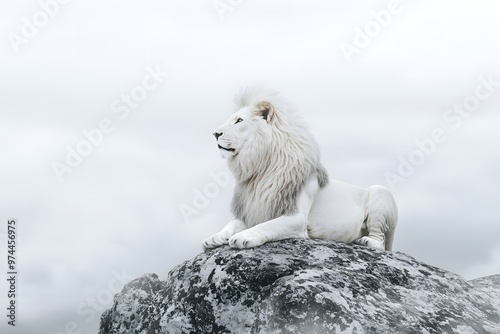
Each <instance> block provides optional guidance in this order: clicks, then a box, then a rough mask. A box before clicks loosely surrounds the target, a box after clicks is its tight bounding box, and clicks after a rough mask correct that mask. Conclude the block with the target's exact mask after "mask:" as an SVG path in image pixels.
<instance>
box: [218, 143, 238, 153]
mask: <svg viewBox="0 0 500 334" xmlns="http://www.w3.org/2000/svg"><path fill="white" fill-rule="evenodd" d="M217 145H218V146H219V149H222V150H226V151H229V152H234V151H235V150H234V148H226V147H223V146H220V145H219V144H217Z"/></svg>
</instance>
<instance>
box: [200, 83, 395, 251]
mask: <svg viewBox="0 0 500 334" xmlns="http://www.w3.org/2000/svg"><path fill="white" fill-rule="evenodd" d="M236 105H237V111H236V112H235V114H233V116H232V117H231V118H230V119H229V120H228V121H226V123H224V124H223V125H222V126H221V127H219V128H218V129H217V130H216V132H215V133H214V135H215V137H216V139H217V143H218V145H219V149H220V150H221V153H222V155H223V157H225V158H227V160H228V166H229V169H230V170H231V172H232V173H233V174H234V176H235V178H236V186H235V190H234V195H233V201H232V211H233V213H234V215H235V219H234V220H232V221H231V222H230V223H229V224H228V225H227V226H226V227H225V228H224V229H223V230H222V231H221V232H219V233H217V234H215V235H214V236H212V237H211V238H208V239H206V240H205V241H204V243H203V245H204V247H205V248H213V247H217V246H220V245H222V244H227V243H229V244H230V245H231V246H233V247H238V248H245V247H253V246H257V245H261V244H263V243H265V242H268V241H275V240H283V239H288V238H321V239H331V240H336V241H340V242H346V243H350V242H356V243H360V244H363V245H368V246H371V247H375V248H382V249H388V250H390V249H391V246H392V240H393V235H394V230H395V227H396V222H397V208H396V204H395V202H394V199H393V197H392V195H391V194H390V193H389V192H388V190H387V189H385V188H383V187H381V186H372V187H369V188H367V189H363V188H359V187H355V186H352V185H348V184H345V183H341V182H338V181H329V180H328V174H327V172H326V170H325V168H324V167H323V165H322V164H321V162H320V155H319V149H318V146H317V144H316V141H315V140H314V138H313V136H312V135H311V133H310V132H309V130H308V129H307V127H306V125H305V124H304V123H303V121H302V120H301V119H300V118H299V117H297V116H296V115H295V113H294V112H292V111H291V110H290V109H289V107H288V106H287V105H286V104H285V103H284V102H283V101H282V100H281V98H280V97H279V96H278V95H277V94H275V93H272V92H267V91H260V90H247V91H245V92H244V93H243V94H242V95H240V96H239V98H238V99H237V100H236Z"/></svg>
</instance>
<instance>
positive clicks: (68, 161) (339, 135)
mask: <svg viewBox="0 0 500 334" xmlns="http://www.w3.org/2000/svg"><path fill="white" fill-rule="evenodd" d="M214 4H216V5H217V9H216V8H215V7H214ZM0 5H1V7H0V8H1V10H0V30H1V34H0V35H1V39H0V113H1V114H0V115H1V116H0V189H1V192H0V221H1V222H2V223H1V225H0V243H1V245H0V247H1V254H3V255H1V254H0V259H2V260H1V261H0V268H1V271H2V272H3V274H1V276H2V277H4V276H5V275H6V272H7V266H6V258H7V248H6V231H7V219H9V218H16V219H17V220H18V240H17V242H18V244H17V251H18V254H17V257H18V271H19V277H18V287H17V289H18V291H17V292H18V300H17V307H18V310H17V311H18V314H17V316H18V319H17V327H16V328H15V329H12V328H11V327H10V326H7V324H6V317H5V315H3V314H0V319H3V320H2V322H1V323H0V331H1V332H2V333H17V334H19V333H22V334H28V333H29V334H31V333H42V334H49V333H53V334H56V333H57V334H60V333H68V334H69V333H78V331H79V330H80V333H85V334H87V333H89V334H90V333H96V332H97V330H98V325H99V316H100V313H101V312H102V311H103V310H104V309H106V308H108V307H109V306H110V305H111V299H110V296H111V295H112V294H114V293H115V292H116V291H118V290H119V289H120V288H121V287H122V286H123V284H124V282H126V281H127V280H130V279H132V278H135V277H138V276H140V275H142V274H144V273H149V272H154V273H157V274H158V275H159V276H160V277H161V278H164V277H165V276H166V275H167V273H168V272H169V271H170V270H171V269H172V268H173V267H174V266H175V265H177V264H180V263H182V261H185V260H188V259H190V258H192V257H193V256H195V255H196V254H198V253H200V252H201V251H202V249H201V241H202V240H203V239H204V238H206V237H207V236H209V235H211V234H213V233H215V232H216V231H218V230H219V229H220V228H221V227H222V226H223V225H224V224H226V223H227V222H228V221H229V220H230V219H231V214H230V211H229V204H230V199H231V192H232V185H233V184H232V183H231V182H226V178H225V177H226V176H227V171H226V167H225V161H224V160H222V159H221V158H220V156H219V152H218V150H217V146H216V144H215V141H214V139H213V137H212V135H211V133H212V130H213V129H215V128H216V127H217V126H218V125H219V124H221V123H223V122H224V121H225V119H226V118H227V117H228V115H229V113H230V111H231V108H232V98H233V96H234V94H235V93H236V92H237V91H238V90H240V89H241V88H243V87H245V86H246V85H254V84H263V85H265V86H267V87H270V88H273V89H276V90H279V91H281V92H283V93H284V95H285V96H286V97H288V98H289V100H291V101H292V102H293V103H294V104H295V106H296V107H297V108H298V109H299V112H300V113H301V114H302V115H303V117H304V118H305V119H306V121H307V122H308V123H309V124H310V128H311V131H313V133H314V134H315V136H316V139H317V141H318V143H319V145H320V148H321V152H322V160H323V163H324V164H325V166H326V167H327V168H328V170H329V173H330V177H331V178H335V179H338V180H341V181H345V182H349V183H352V184H356V185H359V186H363V187H367V186H369V185H371V184H375V183H378V184H382V185H385V186H388V187H391V188H392V189H393V191H394V193H395V196H396V200H397V202H398V205H399V210H400V215H399V216H400V218H399V225H398V228H397V232H396V239H395V244H394V248H395V250H396V251H401V252H405V253H407V254H409V255H411V256H414V257H415V258H417V259H419V260H421V261H424V262H426V263H429V264H432V265H435V266H438V267H440V268H443V269H446V270H450V271H453V272H455V273H457V274H460V275H462V276H463V277H465V278H467V279H472V278H476V277H481V276H486V275H492V274H499V273H500V241H499V236H500V224H499V220H500V192H499V190H498V189H499V188H500V187H499V186H500V177H499V174H498V171H499V170H500V154H499V143H500V132H499V131H498V127H499V124H500V113H499V111H500V4H499V3H498V1H496V0H491V1H486V0H482V1H474V2H472V1H459V0H453V1H452V0H449V1H447V0H443V1H439V3H436V1H430V0H421V1H409V0H402V1H400V2H394V1H392V2H390V1H340V0H339V1H311V0H308V1H306V0H297V1H289V0H280V1H264V0H253V1H245V0H242V1H236V0H232V1H230V0H220V1H213V0H197V1H182V0H175V1H170V0H168V1H139V0H121V1H106V2H104V3H103V2H102V1H96V0H87V1H66V0H65V1H63V0H59V2H55V0H52V2H51V1H49V0H41V1H40V2H39V1H36V0H30V1H6V0H0ZM89 138H90V139H89ZM75 152H76V153H75ZM78 152H80V154H79V153H78ZM76 154H78V156H76ZM7 289H8V287H7V285H6V281H5V280H4V279H1V280H0V295H1V296H2V297H1V298H0V304H1V307H0V309H2V310H5V308H6V305H7V298H6V292H7ZM2 312H3V313H6V311H2Z"/></svg>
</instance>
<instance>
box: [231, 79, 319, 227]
mask: <svg viewBox="0 0 500 334" xmlns="http://www.w3.org/2000/svg"><path fill="white" fill-rule="evenodd" d="M234 102H235V105H236V110H239V109H241V108H244V107H251V108H252V107H255V108H257V106H258V105H259V104H260V103H262V102H268V103H271V104H272V106H273V107H274V108H273V109H274V110H273V114H272V116H271V117H270V119H269V120H268V122H267V123H264V122H257V121H255V120H254V121H255V122H256V126H257V127H264V126H270V127H271V131H259V129H257V130H256V131H255V132H254V136H259V137H258V138H252V141H251V145H247V147H245V148H244V149H243V150H241V151H240V152H238V155H237V156H235V157H234V158H233V159H230V160H229V161H228V163H229V168H230V170H231V172H232V173H233V174H234V176H235V178H236V186H235V189H234V194H233V199H232V211H233V214H234V215H235V217H236V218H238V219H241V220H243V221H244V222H245V223H246V225H247V226H248V227H252V226H255V225H257V224H260V223H262V222H265V221H268V220H271V219H274V218H277V217H279V216H282V215H292V214H294V213H296V211H297V196H298V194H299V193H300V191H301V189H302V187H303V186H304V184H305V182H306V181H307V180H308V179H309V178H310V177H312V176H316V177H317V178H318V183H319V186H320V187H324V186H325V185H326V184H327V183H328V175H327V173H326V170H325V168H324V167H323V165H322V164H321V162H320V154H319V148H318V145H317V143H316V141H315V140H314V138H313V136H312V134H311V133H310V132H309V129H308V128H307V126H306V124H305V123H304V122H303V121H302V119H301V118H300V117H298V116H297V115H296V114H295V112H294V110H293V109H292V107H291V106H290V105H289V104H288V103H287V102H286V101H285V100H284V99H283V98H282V96H281V95H280V94H278V93H275V92H272V91H268V90H263V89H261V88H251V89H246V90H244V91H242V92H241V93H240V94H239V95H238V96H237V97H236V98H235V101H234ZM261 130H263V129H261ZM269 135H271V136H272V138H268V136H269Z"/></svg>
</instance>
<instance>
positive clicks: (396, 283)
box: [99, 240, 500, 334]
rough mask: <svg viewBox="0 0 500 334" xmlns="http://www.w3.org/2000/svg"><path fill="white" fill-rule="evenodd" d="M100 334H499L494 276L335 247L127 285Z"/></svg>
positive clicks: (200, 263)
mask: <svg viewBox="0 0 500 334" xmlns="http://www.w3.org/2000/svg"><path fill="white" fill-rule="evenodd" d="M99 333H100V334H115V333H120V334H125V333H142V334H160V333H168V334H177V333H193V334H201V333H238V334H241V333H262V334H264V333H268V334H280V333H300V334H303V333H307V334H315V333H318V334H326V333H359V334H361V333H381V334H386V333H398V334H401V333H415V334H417V333H418V334H422V333H424V334H425V333H439V334H441V333H464V334H465V333H467V334H468V333H495V334H499V333H500V275H496V276H490V277H485V278H480V279H476V280H473V281H466V280H464V279H463V278H461V277H460V276H458V275H456V274H453V273H450V272H447V271H444V270H441V269H438V268H436V267H432V266H429V265H426V264H424V263H421V262H419V261H417V260H415V259H414V258H412V257H410V256H408V255H405V254H402V253H397V252H394V253H391V252H384V251H378V250H374V249H369V248H364V247H362V246H356V245H347V244H341V243H336V242H332V241H322V240H286V241H281V242H275V243H268V244H265V245H263V246H261V247H257V248H254V249H247V250H235V249H230V248H228V247H222V248H218V249H215V250H212V251H209V252H206V253H203V254H200V255H198V256H196V257H195V258H194V259H192V260H190V261H186V262H184V263H183V264H181V265H179V266H177V267H176V268H174V269H173V270H172V271H171V272H170V273H169V275H168V277H167V278H166V279H165V280H164V281H161V280H159V279H158V277H157V276H156V275H155V274H148V275H144V276H142V277H140V278H138V279H136V280H134V281H132V282H130V283H129V284H127V285H126V286H125V287H124V289H123V291H122V292H120V293H119V294H117V295H116V296H115V300H114V304H113V307H112V308H111V309H109V310H107V311H105V312H104V314H103V315H102V318H101V328H100V332H99Z"/></svg>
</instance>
